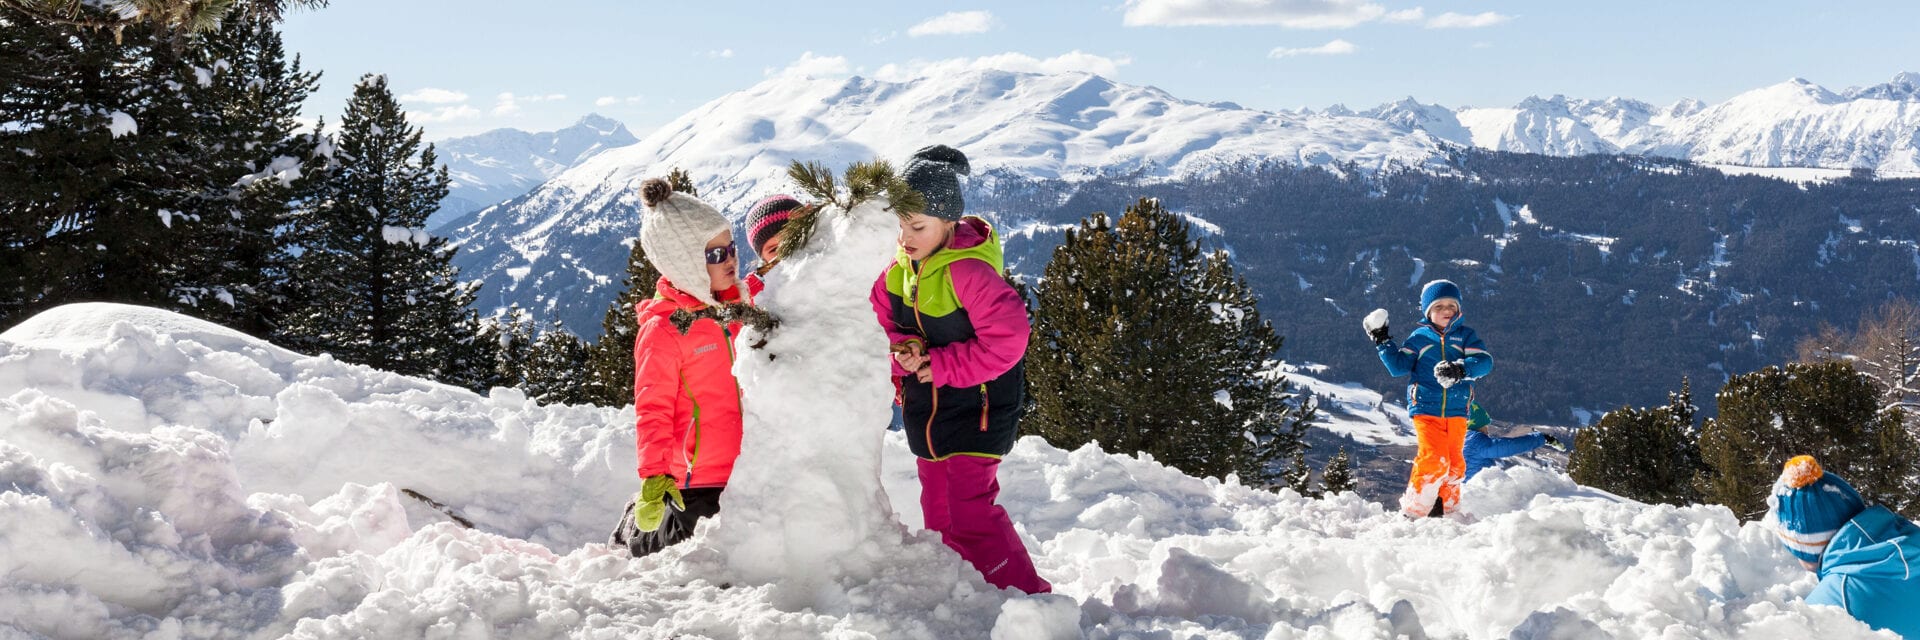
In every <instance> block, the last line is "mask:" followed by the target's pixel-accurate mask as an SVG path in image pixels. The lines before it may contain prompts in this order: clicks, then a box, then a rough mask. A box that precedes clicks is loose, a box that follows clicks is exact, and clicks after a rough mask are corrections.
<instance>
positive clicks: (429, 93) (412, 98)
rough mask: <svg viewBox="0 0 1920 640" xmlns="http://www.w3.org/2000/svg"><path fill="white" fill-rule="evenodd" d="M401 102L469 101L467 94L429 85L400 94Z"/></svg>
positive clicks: (438, 102) (450, 102)
mask: <svg viewBox="0 0 1920 640" xmlns="http://www.w3.org/2000/svg"><path fill="white" fill-rule="evenodd" d="M400 101H401V102H415V103H420V104H455V103H460V102H466V101H467V94H464V93H461V92H458V91H451V90H447V89H435V88H433V87H427V88H424V89H420V90H418V91H415V92H413V93H409V94H406V95H403V96H400Z"/></svg>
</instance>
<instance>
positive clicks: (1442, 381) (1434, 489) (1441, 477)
mask: <svg viewBox="0 0 1920 640" xmlns="http://www.w3.org/2000/svg"><path fill="white" fill-rule="evenodd" d="M1460 299H1461V296H1460V287H1459V285H1455V284H1454V283H1453V282H1451V281H1447V280H1435V281H1433V282H1429V283H1427V285H1426V286H1425V287H1422V288H1421V289H1420V315H1421V316H1423V317H1422V320H1421V322H1420V326H1419V328H1417V329H1414V330H1413V335H1409V336H1407V340H1406V342H1405V343H1402V344H1394V342H1393V334H1392V332H1391V331H1390V330H1389V329H1388V328H1387V319H1386V315H1387V312H1386V310H1385V309H1380V310H1376V311H1374V312H1373V313H1371V314H1368V315H1367V319H1366V321H1365V322H1364V323H1363V325H1362V326H1363V328H1365V329H1366V330H1367V335H1368V336H1369V337H1371V338H1373V344H1374V349H1375V350H1376V351H1378V352H1379V353H1380V362H1381V363H1382V364H1385V365H1386V366H1387V373H1388V374H1391V375H1392V376H1394V377H1396V378H1398V377H1401V376H1409V375H1410V376H1413V381H1412V383H1410V384H1408V385H1407V413H1409V414H1411V415H1412V417H1413V426H1414V431H1415V434H1416V435H1417V436H1419V438H1420V450H1419V453H1417V454H1415V455H1414V457H1413V473H1412V474H1411V475H1410V477H1409V478H1408V479H1407V490H1406V492H1405V493H1404V494H1402V495H1401V496H1400V509H1401V511H1402V512H1403V513H1405V514H1406V515H1407V517H1410V518H1419V517H1422V516H1440V515H1445V514H1448V513H1453V510H1454V509H1455V508H1456V507H1458V506H1459V505H1460V482H1461V481H1462V480H1463V479H1464V478H1465V477H1466V472H1467V463H1466V460H1465V459H1464V458H1463V456H1462V454H1461V450H1462V449H1463V448H1464V446H1465V443H1466V437H1467V413H1468V411H1469V408H1470V407H1472V406H1473V381H1474V380H1475V379H1478V378H1481V377H1485V376H1486V375H1487V374H1488V373H1491V372H1493V356H1492V355H1491V354H1489V353H1487V347H1486V345H1485V344H1482V343H1481V342H1480V337H1479V336H1478V335H1475V334H1474V332H1473V329H1470V328H1468V327H1467V326H1466V325H1464V324H1461V323H1460V318H1461V317H1462V316H1463V315H1464V313H1463V312H1462V310H1461V306H1460Z"/></svg>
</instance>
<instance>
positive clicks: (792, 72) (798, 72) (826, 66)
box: [765, 51, 853, 78]
mask: <svg viewBox="0 0 1920 640" xmlns="http://www.w3.org/2000/svg"><path fill="white" fill-rule="evenodd" d="M852 72H853V67H852V66H850V65H848V64H847V59H846V57H845V56H816V55H813V52H812V51H808V52H805V53H802V54H800V59H799V60H795V61H793V63H792V64H789V65H787V67H786V68H785V69H773V68H768V69H767V70H766V72H765V73H766V75H769V76H775V75H777V76H783V77H803V78H831V77H834V76H844V75H847V74H849V73H852Z"/></svg>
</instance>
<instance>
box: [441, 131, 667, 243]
mask: <svg viewBox="0 0 1920 640" xmlns="http://www.w3.org/2000/svg"><path fill="white" fill-rule="evenodd" d="M638 140H639V139H638V138H635V137H633V134H632V133H631V132H628V131H627V127H626V125H623V124H620V123H619V122H616V121H614V120H613V119H611V118H607V117H605V116H602V115H599V114H587V116H586V117H583V118H581V119H580V121H579V122H575V123H573V125H572V126H569V127H567V128H565V129H561V130H559V131H546V132H539V133H528V132H525V131H521V130H519V129H495V130H493V131H488V132H486V133H482V134H480V135H476V136H469V137H465V138H451V139H448V140H443V141H440V142H437V143H434V150H435V151H436V152H437V153H439V155H440V161H441V164H444V165H446V167H447V175H448V177H450V178H453V184H452V185H450V188H449V189H448V192H447V199H446V200H444V201H442V202H441V203H440V210H439V211H435V212H434V213H433V215H432V216H429V217H428V218H427V227H428V228H434V229H437V228H439V227H440V226H441V225H443V224H446V223H448V222H452V221H454V220H456V219H458V218H459V217H460V216H461V215H463V214H467V213H471V212H474V211H478V210H480V209H483V208H486V207H489V206H493V205H494V204H497V203H500V202H503V201H506V200H508V199H511V198H514V197H517V196H519V195H520V194H523V193H526V192H528V191H532V190H533V188H534V187H537V186H539V185H540V183H542V182H546V181H547V180H548V179H550V178H552V177H554V176H557V175H560V174H561V172H564V171H566V170H567V169H570V168H572V167H574V166H576V165H579V164H580V163H581V162H583V161H585V160H586V159H587V158H591V157H593V156H595V155H598V154H600V153H601V152H604V151H606V150H608V149H613V148H616V147H624V146H626V145H630V144H633V143H634V142H637V141H638Z"/></svg>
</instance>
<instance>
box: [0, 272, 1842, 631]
mask: <svg viewBox="0 0 1920 640" xmlns="http://www.w3.org/2000/svg"><path fill="white" fill-rule="evenodd" d="M797 273H798V270H796V274H797ZM788 284H789V285H792V283H788ZM775 286H781V285H779V284H778V283H776V285H775ZM804 289H805V287H804V286H803V285H792V288H791V291H793V292H795V293H798V292H800V291H802V290H804ZM156 327H158V328H162V329H164V330H157V329H156ZM796 335H800V332H799V329H797V328H796ZM88 336H92V337H91V338H88ZM242 338H243V337H236V336H235V335H234V334H231V332H226V331H220V330H213V329H210V328H209V327H208V326H206V325H204V324H200V323H195V322H193V321H190V320H187V319H184V318H178V317H170V316H169V315H168V314H165V313H163V312H157V311H152V310H144V309H130V308H126V307H116V306H110V305H80V306H73V307H63V308H59V309H55V310H52V311H49V312H47V313H46V314H43V315H42V316H40V317H37V318H35V319H33V320H31V321H29V322H28V323H27V324H24V325H22V326H21V327H16V329H15V330H12V331H8V332H6V333H4V334H0V489H4V491H3V492H0V637H27V638H59V639H67V638H113V639H118V638H127V639H134V638H180V637H194V638H255V637H273V638H279V637H286V638H370V637H377V638H416V637H426V638H456V637H494V638H530V639H531V638H554V637H572V638H609V639H611V638H630V637H675V636H681V637H713V638H816V637H835V638H845V637H884V638H957V637H968V638H980V637H992V638H1006V639H1016V638H1061V637H1081V636H1085V637H1094V638H1112V637H1208V638H1394V637H1459V638H1509V637H1518V638H1549V637H1618V638H1648V637H1688V638H1727V639H1731V638H1788V637H1822V638H1866V637H1874V636H1872V635H1871V634H1870V633H1868V631H1867V629H1866V627H1864V626H1862V625H1860V624H1859V623H1857V622H1855V621H1853V620H1852V619H1851V618H1849V617H1848V616H1847V615H1846V614H1845V613H1844V612H1842V611H1840V610H1838V609H1835V608H1831V607H1814V606H1809V605H1806V604H1805V603H1804V602H1802V601H1801V597H1802V596H1803V595H1804V594H1805V593H1806V592H1807V591H1808V590H1809V589H1811V587H1812V585H1813V580H1812V577H1811V574H1809V573H1807V572H1805V571H1803V570H1801V569H1799V568H1798V565H1797V563H1795V562H1794V561H1793V560H1792V558H1791V557H1789V556H1788V555H1787V554H1786V553H1785V552H1784V551H1783V550H1781V549H1780V548H1779V545H1778V544H1777V543H1776V542H1775V541H1774V538H1773V536H1772V535H1771V534H1770V533H1769V532H1767V531H1766V530H1765V529H1764V528H1763V527H1762V526H1760V525H1758V524H1754V523H1749V524H1742V523H1740V522H1739V521H1738V520H1737V519H1735V518H1734V517H1733V515H1732V514H1731V513H1729V512H1727V511H1726V510H1725V509H1722V508H1718V507H1686V508H1675V507H1670V506H1648V505H1642V504H1638V503H1634V502H1631V501H1625V500H1621V499H1618V498H1616V497H1612V496H1608V495H1606V494H1604V493H1601V492H1596V491H1593V490H1590V489H1585V488H1582V487H1580V486H1578V485H1575V484H1573V483H1572V482H1570V481H1569V480H1568V479H1567V478H1566V477H1565V476H1562V475H1558V474H1552V473H1547V472H1544V471H1540V470H1537V469H1531V468H1515V469H1507V470H1500V469H1494V470H1489V471H1487V472H1485V473H1484V474H1483V475H1482V476H1480V477H1476V478H1475V481H1474V482H1473V483H1469V484H1468V485H1466V487H1465V489H1464V495H1463V498H1462V500H1463V504H1464V505H1465V509H1464V511H1466V512H1468V514H1469V515H1467V516H1464V517H1460V518H1457V519H1425V520H1419V521H1409V520H1406V519H1404V518H1402V517H1400V516H1399V515H1398V514H1393V513H1387V512H1386V511H1385V510H1384V509H1383V508H1382V506H1381V505H1379V504H1377V503H1370V502H1366V501H1364V500H1362V499H1360V498H1359V497H1357V496H1355V495H1354V494H1350V493H1349V494H1341V495H1338V496H1333V497H1330V498H1327V499H1323V500H1308V499H1305V498H1302V497H1300V496H1298V495H1295V494H1294V493H1293V492H1292V491H1289V490H1281V491H1279V492H1277V493H1276V492H1271V491H1265V490H1260V489H1256V488H1251V487H1246V486H1243V485H1241V484H1239V483H1237V482H1234V481H1230V480H1229V481H1222V480H1219V479H1205V478H1193V477H1189V476H1186V475H1183V474H1181V473H1179V472H1178V471H1175V470H1173V469H1169V468H1167V467H1165V466H1163V465H1161V464H1159V463H1157V462H1155V461H1153V460H1151V459H1148V458H1144V457H1136V456H1126V455H1113V454H1109V453H1106V452H1103V451H1100V450H1099V449H1098V448H1095V447H1092V446H1088V447H1083V448H1080V449H1077V450H1073V451H1065V450H1061V449H1058V448H1054V447H1051V446H1048V445H1047V444H1046V443H1045V442H1043V441H1041V440H1039V439H1038V438H1032V437H1028V438H1025V439H1022V440H1021V441H1020V442H1019V443H1018V444H1017V446H1016V447H1015V448H1014V451H1013V452H1012V454H1011V455H1009V456H1008V457H1007V459H1006V462H1005V464H1004V465H1003V467H1002V470H1001V475H1000V480H1001V484H1002V502H1003V503H1004V504H1005V505H1006V506H1007V508H1008V510H1009V512H1010V514H1011V516H1012V518H1013V520H1014V522H1015V523H1017V524H1018V526H1019V528H1020V532H1021V534H1022V535H1023V536H1024V537H1025V538H1026V541H1027V544H1028V547H1029V548H1030V549H1032V550H1033V551H1034V553H1035V560H1036V564H1037V565H1038V568H1039V570H1040V573H1041V574H1042V575H1043V576H1045V577H1046V578H1047V579H1048V580H1050V581H1052V582H1053V584H1054V585H1055V587H1056V589H1057V590H1058V592H1057V593H1056V594H1052V595H1044V596H1035V597H1028V596H1020V595H1018V594H1016V593H1013V592H1001V591H997V590H993V589H991V588H988V587H986V586H985V584H984V582H983V581H981V579H980V577H979V575H978V574H977V573H975V572H974V571H973V570H972V569H971V568H970V567H968V566H966V565H965V563H964V562H962V561H960V560H959V559H958V558H957V557H956V556H954V555H953V554H952V553H951V552H950V551H947V550H946V549H945V548H944V547H943V546H941V545H939V544H938V543H937V541H935V540H934V539H933V538H932V536H930V535H929V534H927V533H926V532H923V531H920V530H919V528H918V526H917V523H918V522H919V513H918V506H917V500H916V496H917V494H916V493H915V491H916V490H917V487H916V484H915V482H914V479H913V460H912V456H911V454H909V453H908V452H907V451H906V445H905V441H904V439H903V438H902V437H900V436H899V434H897V433H893V434H887V435H886V436H885V437H884V439H883V440H882V441H881V442H880V444H879V445H878V446H877V449H878V452H879V457H880V460H879V462H880V471H879V481H880V485H881V490H883V491H884V494H885V495H886V497H887V500H888V501H889V502H890V503H891V505H890V507H891V512H892V513H894V514H897V515H896V517H897V518H898V521H899V523H898V524H892V525H889V526H888V527H882V529H883V530H881V531H878V532H874V533H868V534H859V535H872V536H874V537H873V538H871V539H868V540H865V541H862V540H859V535H855V534H848V533H838V534H821V533H819V532H807V533H811V534H813V535H819V536H821V540H820V542H821V543H822V544H824V545H840V546H838V547H835V548H847V547H846V545H849V544H850V543H851V548H853V549H854V552H855V553H859V554H866V555H873V554H875V552H876V550H878V551H881V552H884V553H885V555H886V558H885V562H883V563H874V564H872V565H871V566H869V567H868V568H869V569H870V571H869V572H868V573H865V574H862V576H861V577H863V578H865V579H864V580H861V581H852V580H847V581H837V582H832V583H826V584H824V585H823V586H831V587H832V588H831V589H830V590H829V591H828V592H826V593H821V592H819V591H810V592H804V593H796V590H794V589H790V588H786V587H785V581H784V580H780V581H774V582H770V583H764V584H763V583H754V582H742V583H731V582H729V581H730V580H733V579H735V578H736V577H738V576H739V575H740V574H739V572H738V566H737V564H738V563H736V562H733V561H732V560H731V559H732V558H735V557H751V556H752V555H753V554H754V553H755V550H749V549H739V548H730V547H727V546H724V545H722V544H719V542H720V541H721V540H722V539H724V537H723V536H720V535H718V533H719V532H720V531H721V529H720V527H714V528H712V530H709V529H708V528H706V527H704V526H703V529H702V532H701V534H700V535H698V536H696V537H695V539H693V540H691V541H689V542H688V543H686V544H682V545H679V546H676V547H672V548H670V549H668V550H667V551H665V552H663V553H660V554H656V555H655V556H651V557H648V558H645V559H640V560H633V559H630V558H628V557H627V556H626V554H625V552H624V550H621V549H616V548H612V547H609V546H607V545H605V544H602V543H600V542H599V541H600V540H601V539H602V538H603V537H604V536H605V534H606V532H607V530H608V529H610V528H611V527H612V525H613V523H614V520H615V516H617V515H618V513H617V512H618V510H619V509H620V505H622V504H624V502H625V500H626V498H627V497H628V495H630V493H631V491H632V490H633V489H634V486H635V485H636V484H637V480H636V479H635V478H634V471H633V458H632V456H633V453H632V451H633V433H632V427H631V424H630V420H631V419H630V417H629V415H630V414H629V413H628V412H627V411H623V410H618V409H605V410H602V409H591V408H577V407H565V406H554V407H540V406H535V405H533V404H531V403H529V402H527V401H526V400H525V398H524V397H523V396H521V395H520V394H518V393H516V392H512V391H508V390H496V391H494V392H493V393H491V394H489V395H486V396H481V395H477V394H473V393H469V392H466V391H462V390H458V389H451V388H448V387H444V386H440V385H435V384H431V383H427V382H422V381H418V380H413V379H409V378H404V377H401V376H396V375H392V374H388V373H383V372H379V371H374V370H370V369H367V368H364V367H358V366H351V365H346V364H342V363H339V362H336V361H334V360H333V359H332V358H329V357H326V356H318V357H310V356H301V355H298V354H292V353H290V352H286V351H284V350H280V349H275V348H273V347H270V346H268V345H266V344H264V343H261V342H258V341H252V340H245V339H242ZM89 340H91V341H92V342H90V343H89V342H88V341H89ZM215 344H218V345H222V346H220V347H215V346H212V345H215ZM797 353H798V352H781V354H782V355H781V357H780V358H779V361H785V360H787V359H788V358H787V357H786V356H787V355H789V354H797ZM793 359H794V360H799V359H800V358H798V357H796V358H793ZM875 377H879V376H877V375H876V376H875ZM883 381H884V380H883ZM822 382H823V383H827V382H828V379H822ZM841 391H843V390H842V389H838V388H832V387H827V386H823V387H821V388H819V389H818V390H817V391H816V392H815V397H818V398H821V399H822V400H821V402H823V403H826V402H828V401H827V400H825V398H828V397H829V396H832V395H833V394H836V393H839V392H841ZM854 397H864V396H861V395H856V396H854ZM846 422H847V424H846V426H845V428H847V429H849V430H855V429H864V428H867V427H865V426H863V425H865V424H867V423H866V422H865V420H864V418H863V417H861V416H854V417H852V418H850V419H849V420H847V421H846ZM871 428H872V429H874V430H876V431H877V430H879V429H880V428H881V425H880V424H878V423H875V424H873V425H872V427H871ZM810 473H815V470H811V469H787V470H784V475H779V474H775V475H776V476H777V477H778V478H779V479H780V481H782V482H784V481H787V480H791V479H798V478H803V477H805V476H806V475H807V474H810ZM761 481H765V482H772V481H773V480H749V479H748V478H741V479H738V480H736V486H735V487H733V488H731V489H730V491H732V490H733V489H748V490H749V491H743V492H742V493H741V495H743V496H745V495H753V494H757V495H762V496H770V495H774V494H776V493H777V491H778V487H777V486H764V485H763V486H750V485H739V484H738V483H740V482H761ZM408 490H412V491H413V492H415V493H418V494H422V495H426V496H430V497H432V498H434V499H437V500H439V501H441V502H444V503H446V504H447V505H449V506H450V507H451V509H452V510H454V511H455V512H457V513H460V514H461V515H463V516H464V517H465V518H466V519H467V520H470V521H472V522H473V523H474V525H475V527H474V528H472V529H468V528H463V527H462V526H460V525H458V524H455V523H453V522H449V521H448V520H449V519H448V518H447V517H445V516H442V515H440V514H439V513H438V512H435V511H432V510H428V509H422V508H420V507H419V501H418V500H416V499H414V498H412V497H410V495H409V493H408ZM869 490H871V488H870V487H869V488H868V489H862V491H861V492H860V493H859V494H857V495H854V496H853V498H855V499H866V498H865V497H864V496H867V495H869V494H868V493H867V491H869ZM812 491H814V489H812V488H809V487H804V486H803V487H796V488H795V494H794V495H795V497H796V498H799V499H806V498H807V497H809V496H811V495H813V494H812V493H810V492H812ZM730 495H732V494H730ZM752 505H753V502H752V501H745V500H743V501H731V502H729V503H728V505H727V507H726V508H727V509H732V510H733V511H732V512H731V513H728V512H723V514H722V516H721V518H722V519H723V520H725V519H728V518H730V517H737V518H740V520H739V521H740V522H746V521H747V520H748V519H749V518H748V514H747V512H748V511H750V510H751V509H753V508H754V507H753V506H752ZM877 511H880V512H884V511H886V510H885V509H877ZM722 524H724V523H722ZM833 535H839V536H840V538H841V539H831V540H829V539H826V538H828V537H832V536H833ZM895 538H902V539H903V540H902V541H895ZM782 558H783V556H773V557H762V558H761V560H760V561H763V562H769V563H779V562H788V560H783V559H782ZM806 561H807V560H806V559H805V558H804V557H800V559H798V560H792V561H791V562H795V563H796V564H793V565H788V566H785V567H781V566H779V565H777V564H775V565H773V568H774V569H783V568H784V569H785V572H786V573H791V572H792V571H793V570H794V569H795V568H799V567H805V566H810V565H805V564H799V563H803V562H806Z"/></svg>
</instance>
